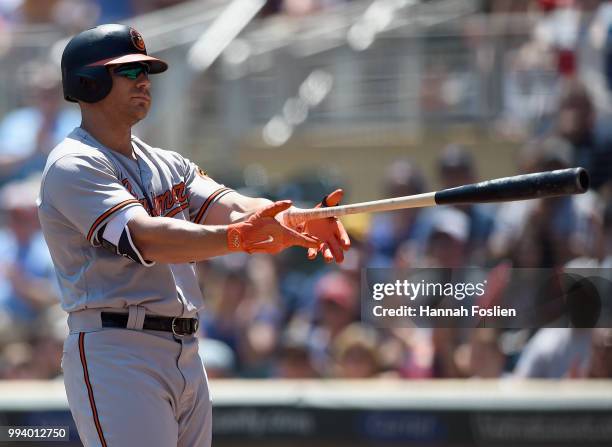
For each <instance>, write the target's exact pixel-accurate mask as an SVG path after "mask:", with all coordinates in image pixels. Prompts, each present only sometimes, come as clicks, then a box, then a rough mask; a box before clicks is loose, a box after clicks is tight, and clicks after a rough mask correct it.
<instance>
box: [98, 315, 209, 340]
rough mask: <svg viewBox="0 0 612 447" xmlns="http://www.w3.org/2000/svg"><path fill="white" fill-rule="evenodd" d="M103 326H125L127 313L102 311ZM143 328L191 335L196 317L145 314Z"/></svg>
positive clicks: (193, 331) (194, 328)
mask: <svg viewBox="0 0 612 447" xmlns="http://www.w3.org/2000/svg"><path fill="white" fill-rule="evenodd" d="M100 317H101V318H102V326H103V327H119V328H125V327H127V322H128V314H119V313H113V312H102V313H101V314H100ZM142 328H143V329H147V330H150V331H166V332H172V333H173V334H174V335H176V336H177V337H184V336H185V335H193V334H195V333H196V332H197V330H198V319H197V318H178V317H155V316H152V315H150V316H146V317H145V319H144V323H143V325H142Z"/></svg>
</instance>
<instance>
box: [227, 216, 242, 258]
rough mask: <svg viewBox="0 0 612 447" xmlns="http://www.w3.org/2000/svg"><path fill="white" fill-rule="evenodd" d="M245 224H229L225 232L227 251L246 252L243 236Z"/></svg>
mask: <svg viewBox="0 0 612 447" xmlns="http://www.w3.org/2000/svg"><path fill="white" fill-rule="evenodd" d="M243 226H244V223H243V222H238V223H233V224H229V225H228V226H227V229H226V230H225V240H226V242H227V249H228V250H229V251H230V252H236V251H245V250H244V238H243V234H242V227H243Z"/></svg>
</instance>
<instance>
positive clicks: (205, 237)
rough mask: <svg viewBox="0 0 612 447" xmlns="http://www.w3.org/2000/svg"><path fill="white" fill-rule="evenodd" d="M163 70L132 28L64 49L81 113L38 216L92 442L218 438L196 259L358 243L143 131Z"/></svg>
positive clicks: (50, 168)
mask: <svg viewBox="0 0 612 447" xmlns="http://www.w3.org/2000/svg"><path fill="white" fill-rule="evenodd" d="M167 68H168V66H167V64H166V63H165V62H163V61H161V60H159V59H156V58H154V57H151V56H148V55H147V51H146V48H145V43H144V41H143V39H142V37H141V35H140V34H139V33H138V32H137V31H136V30H134V29H132V28H130V27H127V26H123V25H101V26H98V27H96V28H93V29H90V30H86V31H84V32H82V33H80V34H78V35H77V36H75V37H74V38H72V40H70V42H69V43H68V45H67V47H66V49H65V50H64V53H63V55H62V82H63V89H64V97H65V98H66V99H67V100H68V101H72V102H77V103H78V104H79V106H80V109H81V116H82V122H81V126H80V127H77V128H76V129H74V131H73V132H72V133H71V134H70V135H68V137H67V138H66V139H65V140H64V141H62V142H61V143H60V144H59V145H58V146H57V147H56V148H55V149H54V150H53V151H52V152H51V153H50V155H49V158H48V161H47V165H46V167H45V170H44V173H43V180H42V185H41V190H40V198H39V217H40V221H41V225H42V229H43V232H44V235H45V238H46V241H47V243H48V245H49V250H50V252H51V256H52V259H53V263H54V266H55V270H56V272H57V276H58V278H59V284H60V287H61V291H62V306H63V308H64V309H65V310H66V311H67V312H68V314H69V315H68V325H69V327H70V334H69V336H68V338H67V339H66V341H65V345H64V355H63V359H62V367H63V370H64V382H65V386H66V393H67V396H68V402H69V405H70V409H71V412H72V416H73V417H74V420H75V422H76V425H77V428H78V431H79V434H80V437H81V440H82V441H83V443H84V444H85V446H103V447H106V446H147V447H156V446H159V447H169V446H189V447H194V446H209V445H210V443H211V398H210V393H209V390H208V381H207V378H206V373H205V371H204V370H203V368H202V362H201V360H200V358H199V357H198V353H197V351H198V343H197V340H196V338H195V337H194V335H195V333H196V331H197V329H198V319H197V313H198V311H199V310H200V309H202V305H203V299H202V296H201V292H200V289H199V287H198V282H197V278H196V273H195V267H194V264H193V262H195V261H199V260H203V259H207V258H210V257H213V256H219V255H224V254H226V253H230V252H234V251H244V252H247V253H260V252H261V253H278V252H279V251H281V250H283V249H285V248H287V247H289V246H302V247H306V248H308V256H309V257H310V258H314V257H316V256H317V253H322V255H323V257H324V258H325V260H326V261H332V260H334V259H335V261H336V262H341V261H342V259H343V251H345V250H347V249H348V248H349V245H350V241H349V239H348V236H347V234H346V232H345V231H344V228H343V227H342V225H341V224H340V223H339V222H338V221H337V220H335V219H323V220H316V221H311V222H309V223H307V224H305V225H304V226H303V227H301V228H290V227H289V226H288V224H287V225H286V224H285V219H284V218H283V214H284V212H285V211H286V210H287V209H288V208H289V207H290V206H291V203H290V202H289V201H280V202H276V203H272V202H270V201H268V200H265V199H261V198H249V197H245V196H242V195H240V194H238V193H236V192H235V191H233V190H232V189H231V188H228V187H225V186H223V185H221V184H219V183H217V182H215V181H214V180H213V179H212V178H210V177H209V176H208V175H207V174H206V173H205V172H204V171H202V170H201V169H199V168H198V167H197V166H196V165H195V164H193V163H192V162H190V161H189V160H186V159H185V158H183V157H182V156H180V155H179V154H177V153H176V152H171V151H166V150H162V149H158V148H154V147H151V146H149V145H148V144H146V143H145V142H143V141H141V140H140V139H138V138H136V137H135V136H133V135H132V134H131V128H132V126H133V125H134V124H136V123H137V122H138V121H140V120H141V119H143V118H144V117H145V116H146V115H147V112H148V110H149V107H150V105H151V96H150V92H149V89H150V81H149V78H148V76H149V75H150V74H156V73H161V72H163V71H165V70H166V69H167ZM341 196H342V191H341V190H337V191H334V192H333V193H332V194H330V195H329V196H328V197H327V200H324V203H322V204H320V206H322V205H326V204H327V205H335V204H337V203H338V202H339V200H340V198H341ZM204 360H205V359H204Z"/></svg>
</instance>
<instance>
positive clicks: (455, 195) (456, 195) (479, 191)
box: [285, 168, 589, 225]
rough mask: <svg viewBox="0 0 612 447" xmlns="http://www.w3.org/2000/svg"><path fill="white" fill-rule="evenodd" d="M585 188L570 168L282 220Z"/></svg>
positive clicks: (579, 172)
mask: <svg viewBox="0 0 612 447" xmlns="http://www.w3.org/2000/svg"><path fill="white" fill-rule="evenodd" d="M588 189H589V174H588V173H587V171H586V169H584V168H570V169H561V170H557V171H547V172H537V173H534V174H525V175H515V176H513V177H504V178H498V179H493V180H487V181H484V182H479V183H472V184H469V185H463V186H457V187H456V188H448V189H443V190H440V191H434V192H428V193H425V194H416V195H412V196H403V197H393V198H390V199H383V200H374V201H371V202H361V203H353V204H350V205H339V206H330V207H327V208H312V209H301V208H291V209H290V210H288V211H287V214H286V215H285V221H286V222H287V223H288V224H290V225H298V224H300V223H302V222H306V221H308V220H313V219H322V218H325V217H340V216H346V215H347V214H359V213H372V212H380V211H391V210H400V209H405V208H422V207H428V206H436V205H456V204H470V203H489V202H510V201H514V200H528V199H539V198H544V197H555V196H563V195H568V194H582V193H585V192H586V191H587V190H588Z"/></svg>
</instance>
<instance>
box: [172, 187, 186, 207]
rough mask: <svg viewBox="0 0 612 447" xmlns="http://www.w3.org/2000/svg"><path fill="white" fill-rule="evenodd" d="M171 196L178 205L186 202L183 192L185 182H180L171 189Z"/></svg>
mask: <svg viewBox="0 0 612 447" xmlns="http://www.w3.org/2000/svg"><path fill="white" fill-rule="evenodd" d="M172 192H173V196H174V198H175V199H176V201H177V202H178V203H183V202H187V201H188V197H187V193H186V191H185V182H181V183H179V184H178V185H174V186H173V187H172Z"/></svg>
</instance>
